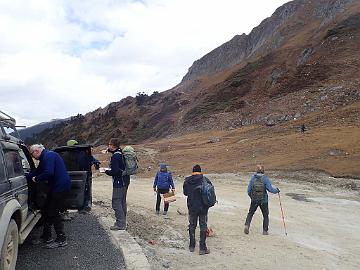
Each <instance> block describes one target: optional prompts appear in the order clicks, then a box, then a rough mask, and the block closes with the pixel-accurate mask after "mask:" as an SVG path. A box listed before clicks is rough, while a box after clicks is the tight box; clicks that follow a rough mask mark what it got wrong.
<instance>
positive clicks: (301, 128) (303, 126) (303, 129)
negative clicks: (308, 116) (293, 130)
mask: <svg viewBox="0 0 360 270" xmlns="http://www.w3.org/2000/svg"><path fill="white" fill-rule="evenodd" d="M300 130H301V133H304V132H305V130H306V129H305V125H304V124H302V125H301V127H300Z"/></svg>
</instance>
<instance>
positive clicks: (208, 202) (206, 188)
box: [200, 177, 217, 207]
mask: <svg viewBox="0 0 360 270" xmlns="http://www.w3.org/2000/svg"><path fill="white" fill-rule="evenodd" d="M200 190H201V191H200V192H201V199H202V202H203V204H204V205H205V206H207V207H212V206H214V205H215V203H216V202H217V200H216V194H215V188H214V186H213V185H212V184H211V183H209V182H208V181H206V179H205V178H204V177H203V180H202V184H201V189H200Z"/></svg>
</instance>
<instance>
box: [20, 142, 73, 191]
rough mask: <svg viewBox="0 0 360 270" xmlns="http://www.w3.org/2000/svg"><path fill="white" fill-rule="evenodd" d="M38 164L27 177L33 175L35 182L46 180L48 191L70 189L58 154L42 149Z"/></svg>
mask: <svg viewBox="0 0 360 270" xmlns="http://www.w3.org/2000/svg"><path fill="white" fill-rule="evenodd" d="M39 160H40V163H39V166H38V167H37V168H36V169H35V170H34V171H32V172H31V173H29V174H28V175H27V177H28V179H31V178H32V177H33V176H35V181H36V182H45V181H48V183H49V188H50V191H52V192H63V191H68V190H70V186H71V180H70V176H69V174H68V172H67V170H66V168H65V164H64V161H63V159H62V158H61V157H60V155H59V154H58V153H56V152H53V151H49V150H47V149H44V150H43V151H42V152H41V155H40V159H39Z"/></svg>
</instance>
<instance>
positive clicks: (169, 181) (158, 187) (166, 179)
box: [153, 163, 175, 215]
mask: <svg viewBox="0 0 360 270" xmlns="http://www.w3.org/2000/svg"><path fill="white" fill-rule="evenodd" d="M170 188H171V190H172V191H173V192H175V185H174V181H173V178H172V175H171V172H168V170H167V167H166V164H164V163H161V164H160V170H159V171H158V172H157V173H156V175H155V179H154V184H153V189H154V191H155V192H156V193H157V197H156V206H155V210H156V214H159V213H160V202H161V195H160V194H165V193H168V192H169V190H170ZM168 210H169V203H165V202H164V213H163V214H164V215H166V214H167V212H168Z"/></svg>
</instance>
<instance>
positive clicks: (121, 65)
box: [0, 0, 286, 125]
mask: <svg viewBox="0 0 360 270" xmlns="http://www.w3.org/2000/svg"><path fill="white" fill-rule="evenodd" d="M285 2H286V1H284V0H273V1H269V0H257V1H255V0H253V1H239V0H223V1H209V0H197V1H190V0H171V1H168V0H152V1H145V0H142V1H130V0H124V1H121V0H118V1H115V0H106V1H105V0H102V1H98V0H87V1H82V0H54V1H48V0H31V1H30V0H29V1H20V0H7V1H6V0H3V1H1V2H0V36H1V37H2V40H1V43H0V110H4V111H5V112H7V113H9V114H12V115H13V116H15V117H16V118H17V119H18V122H19V123H20V124H26V125H32V124H36V123H38V122H41V121H47V120H50V119H53V118H65V117H69V116H71V115H75V114H77V113H83V114H84V113H86V112H89V111H91V110H94V109H96V108H98V107H100V106H102V107H104V106H106V105H107V104H108V103H110V102H113V101H118V100H120V99H121V98H123V97H126V96H128V95H133V96H134V95H136V93H137V92H139V91H146V92H148V93H151V92H152V91H164V90H167V89H169V88H171V87H173V86H175V85H176V84H177V83H179V82H180V81H181V79H182V77H183V76H184V75H185V73H186V72H187V69H188V68H189V67H190V66H191V64H192V63H193V62H194V61H195V60H197V59H199V58H200V57H202V56H203V55H204V54H206V53H208V52H209V51H211V50H212V49H214V48H216V47H218V46H220V45H221V44H223V43H224V42H226V41H228V40H229V39H231V38H232V37H233V36H235V35H236V34H242V33H244V32H245V33H249V32H250V31H251V29H252V28H253V27H255V26H257V25H258V24H259V23H260V22H261V21H262V20H263V19H265V18H266V17H268V16H270V15H271V14H272V13H273V12H274V11H275V9H276V8H277V7H279V6H280V5H281V4H283V3H285ZM259 7H260V8H259Z"/></svg>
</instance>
